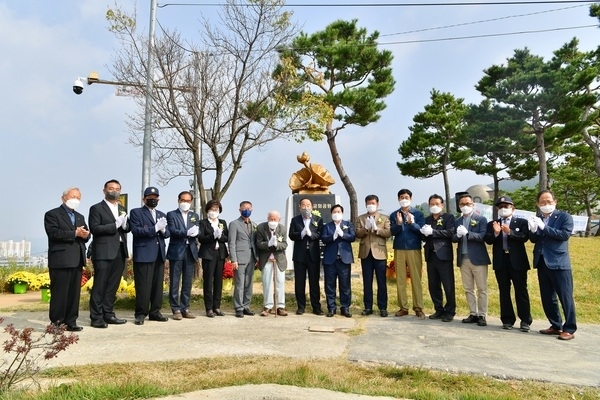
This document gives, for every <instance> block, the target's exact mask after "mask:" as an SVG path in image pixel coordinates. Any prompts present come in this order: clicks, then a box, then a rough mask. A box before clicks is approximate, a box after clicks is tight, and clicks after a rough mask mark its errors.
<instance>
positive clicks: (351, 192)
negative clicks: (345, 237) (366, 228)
mask: <svg viewBox="0 0 600 400" xmlns="http://www.w3.org/2000/svg"><path fill="white" fill-rule="evenodd" d="M325 135H326V136H327V145H328V146H329V151H330V152H331V159H332V160H333V165H334V166H335V169H336V171H337V173H338V175H339V176H340V179H341V180H342V183H343V184H344V188H346V193H348V198H349V199H350V221H352V223H353V224H355V223H356V221H357V219H358V198H357V197H356V190H355V189H354V186H353V185H352V182H351V181H350V178H349V177H348V175H347V174H346V171H345V170H344V166H343V165H342V159H341V157H340V154H339V152H338V149H337V145H336V143H335V135H334V132H332V131H331V130H327V131H326V132H325Z"/></svg>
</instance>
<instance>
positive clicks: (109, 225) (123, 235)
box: [88, 200, 130, 261]
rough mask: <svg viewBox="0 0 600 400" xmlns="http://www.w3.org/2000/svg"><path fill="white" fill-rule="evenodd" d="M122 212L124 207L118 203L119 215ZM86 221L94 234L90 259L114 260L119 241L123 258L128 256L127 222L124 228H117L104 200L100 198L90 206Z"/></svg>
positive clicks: (123, 212) (124, 212)
mask: <svg viewBox="0 0 600 400" xmlns="http://www.w3.org/2000/svg"><path fill="white" fill-rule="evenodd" d="M123 214H126V211H125V207H123V206H122V205H120V204H119V215H123ZM88 221H89V223H90V232H91V233H92V235H94V244H93V246H90V248H91V258H92V260H94V261H95V260H114V259H115V258H117V254H118V252H119V245H120V242H121V241H122V242H123V251H124V252H125V258H127V257H129V253H128V250H127V232H129V230H130V229H129V224H127V225H126V229H123V228H121V227H119V228H117V227H116V225H115V221H116V220H115V216H114V215H113V213H112V211H111V209H110V207H109V206H108V204H106V201H104V200H102V201H101V202H100V203H98V204H94V205H93V206H92V207H90V215H89V218H88Z"/></svg>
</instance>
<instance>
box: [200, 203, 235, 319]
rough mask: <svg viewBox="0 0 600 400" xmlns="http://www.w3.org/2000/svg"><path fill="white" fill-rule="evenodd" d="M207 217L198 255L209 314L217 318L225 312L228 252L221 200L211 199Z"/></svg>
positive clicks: (202, 222)
mask: <svg viewBox="0 0 600 400" xmlns="http://www.w3.org/2000/svg"><path fill="white" fill-rule="evenodd" d="M204 211H206V215H207V218H205V219H203V220H202V221H200V233H199V234H198V241H199V242H200V250H199V255H200V258H202V292H203V295H204V307H205V309H206V316H207V317H209V318H214V317H215V315H217V316H219V317H223V316H225V313H223V311H221V297H222V294H223V266H224V264H225V259H226V258H227V256H228V255H229V253H228V252H227V240H228V238H229V230H228V229H227V222H226V221H225V220H224V219H220V218H219V215H220V214H221V212H223V206H222V205H221V202H220V201H218V200H214V199H213V200H210V201H208V202H207V203H206V206H205V207H204Z"/></svg>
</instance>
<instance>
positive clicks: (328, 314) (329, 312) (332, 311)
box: [326, 310, 336, 318]
mask: <svg viewBox="0 0 600 400" xmlns="http://www.w3.org/2000/svg"><path fill="white" fill-rule="evenodd" d="M335 312H336V310H329V311H327V314H326V316H327V317H329V318H331V317H333V316H334V315H335Z"/></svg>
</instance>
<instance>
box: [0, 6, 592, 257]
mask: <svg viewBox="0 0 600 400" xmlns="http://www.w3.org/2000/svg"><path fill="white" fill-rule="evenodd" d="M218 2H220V0H215V1H207V0H199V1H196V2H195V3H197V4H202V3H204V4H207V3H211V4H214V3H218ZM117 3H118V4H119V5H121V6H122V7H123V9H125V10H133V9H134V8H135V9H136V10H137V16H138V20H137V24H138V29H140V30H141V31H142V32H146V33H147V32H148V24H149V3H150V2H149V1H140V2H138V3H135V2H133V1H130V0H117ZM182 3H183V2H182ZM187 3H192V2H189V1H188V2H187ZM288 3H289V4H303V3H304V4H307V3H309V2H302V1H300V0H295V1H294V2H291V1H290V2H288ZM310 3H312V4H345V6H343V7H323V6H319V7H317V6H310V7H298V6H296V7H294V6H291V7H288V8H286V9H287V10H289V11H293V17H292V18H293V19H294V21H296V22H297V23H298V24H299V25H300V26H301V27H302V30H303V31H305V32H307V33H312V32H316V31H319V30H322V29H324V28H325V27H326V26H327V25H328V24H330V23H331V22H333V21H335V20H337V19H343V20H351V19H357V20H358V26H360V27H364V28H366V29H367V31H368V32H372V31H373V30H378V31H379V32H380V35H381V36H380V46H381V48H382V49H387V50H390V51H392V52H393V55H394V62H393V65H392V68H393V75H394V78H395V80H396V87H395V90H394V92H393V93H392V94H391V95H390V96H388V97H387V98H386V99H385V102H386V104H387V108H386V109H385V110H384V111H383V112H382V113H381V118H380V120H379V121H378V122H377V123H374V124H371V125H369V126H367V127H363V128H361V127H348V128H346V129H345V130H344V131H343V133H342V134H341V135H340V136H339V137H338V141H337V142H338V149H339V152H340V155H341V158H342V162H343V164H344V168H345V169H346V172H347V174H348V176H349V178H350V179H351V180H352V182H353V184H354V187H355V189H356V191H357V193H358V198H359V205H360V213H362V212H365V210H364V209H363V208H364V202H363V199H364V197H365V196H366V195H368V194H377V195H378V196H379V198H380V207H381V208H382V209H383V210H384V212H387V213H389V212H392V211H394V210H395V209H397V208H398V203H397V197H396V194H397V192H398V190H399V189H401V188H408V189H410V190H411V191H412V192H413V202H414V203H419V204H420V203H422V202H426V201H427V198H428V197H429V195H431V194H433V193H439V194H443V193H444V187H443V183H442V179H441V176H437V177H434V178H430V179H414V178H410V177H405V176H402V175H401V174H400V171H399V170H398V168H397V166H396V163H397V162H398V161H401V160H400V156H399V154H398V147H399V146H400V143H401V142H402V141H403V140H405V139H406V138H407V137H408V135H409V127H410V126H411V125H412V118H413V117H414V115H415V114H417V113H418V112H420V111H422V110H423V108H424V107H425V105H427V104H428V103H429V100H430V91H431V90H432V89H433V88H435V89H437V90H440V91H444V92H450V93H452V94H453V95H454V96H456V97H460V98H464V99H465V102H467V103H479V102H480V101H481V99H482V98H481V96H480V95H479V93H478V92H477V91H476V90H475V85H476V83H477V81H478V80H479V79H481V78H482V77H483V71H484V70H485V69H486V68H489V67H490V66H492V65H494V64H502V63H504V62H505V60H506V59H507V58H509V57H510V56H511V55H512V54H513V52H514V50H515V49H521V48H524V47H527V48H529V49H530V50H531V51H532V53H533V54H537V55H540V56H543V57H545V58H550V57H551V56H552V52H553V51H554V50H556V49H558V48H560V47H561V46H562V45H563V44H564V43H566V42H568V41H569V40H571V39H572V38H573V37H577V38H579V40H580V49H582V50H592V49H594V48H596V47H597V46H598V43H599V39H600V31H599V30H598V28H596V27H591V25H595V24H596V22H597V20H595V19H593V18H591V17H589V16H588V10H589V4H584V3H571V4H566V3H561V2H558V1H557V2H546V4H534V5H516V4H510V5H489V4H487V5H470V6H448V5H438V6H411V7H375V6H371V7H358V6H352V5H351V4H357V3H362V4H366V3H368V2H367V1H364V0H362V1H353V0H347V1H335V0H322V1H318V2H317V1H312V2H310ZM373 3H377V4H385V3H387V4H391V3H396V4H402V3H404V4H406V3H407V2H399V1H389V0H379V1H377V2H373ZM411 3H420V4H427V3H438V4H440V3H442V4H443V3H446V2H443V1H435V2H434V1H429V0H427V1H415V2H411ZM447 3H450V2H447ZM479 3H482V2H479ZM158 4H159V8H158V10H157V20H158V22H159V23H160V24H161V25H162V26H163V27H168V28H170V29H172V28H177V29H178V30H179V31H180V32H181V33H182V37H184V38H189V40H190V41H195V42H198V40H197V39H198V35H199V33H198V32H199V24H198V21H199V20H200V18H201V15H206V16H208V17H210V16H211V15H214V13H215V12H216V11H218V7H214V6H209V5H202V6H184V5H181V3H177V4H172V5H167V6H166V7H160V6H161V5H166V4H167V3H166V2H160V1H159V3H158ZM113 5H114V3H113V2H110V3H105V2H101V1H98V0H61V1H60V2H48V1H47V0H28V1H7V0H0V37H2V41H0V54H2V56H1V57H0V82H1V85H0V87H1V88H2V94H3V95H2V96H0V121H2V128H1V131H0V137H1V139H0V140H1V142H0V143H1V144H0V169H1V171H2V172H3V176H4V182H5V191H4V195H3V196H1V197H0V206H1V208H2V209H3V210H5V212H4V215H3V217H2V222H0V241H5V240H15V241H17V240H28V241H31V242H32V244H33V245H32V255H40V254H41V253H43V252H45V250H46V236H45V232H44V227H43V216H44V213H45V212H46V211H48V210H49V209H51V208H54V207H57V206H59V205H60V204H61V200H60V197H61V194H62V191H63V190H64V189H66V188H67V187H71V186H77V187H79V188H80V189H81V192H82V202H81V206H80V208H79V209H78V211H80V212H81V213H82V214H84V216H86V219H87V215H88V211H89V207H90V206H92V205H93V204H95V203H97V202H98V201H100V200H102V198H103V194H102V187H103V185H104V182H106V181H107V180H109V179H118V180H119V181H120V182H121V184H122V191H123V193H128V194H129V204H130V207H135V206H137V205H139V204H140V192H141V190H142V188H141V182H142V168H141V158H142V150H141V148H140V147H133V146H132V145H131V144H129V141H128V136H129V133H128V128H127V126H126V119H127V114H132V113H134V112H135V110H136V109H135V107H136V106H135V104H134V103H135V102H134V101H133V100H132V99H131V98H128V97H122V96H116V95H115V88H113V87H111V86H104V85H96V86H89V87H88V86H86V87H85V88H84V92H83V94H81V95H79V96H77V95H75V94H74V93H73V91H72V86H73V82H74V81H75V79H76V78H78V77H86V76H87V75H88V74H89V73H90V72H91V71H97V72H98V73H99V75H100V78H102V79H107V80H110V79H112V78H113V77H112V76H111V75H110V72H109V66H110V64H111V62H112V56H113V54H114V52H115V49H117V48H118V46H119V45H118V43H117V41H116V39H115V37H114V36H113V35H112V34H111V33H110V32H109V31H108V29H107V25H108V24H107V22H106V20H105V13H106V10H107V7H109V6H113ZM575 27H581V28H578V29H566V28H575ZM562 28H565V29H562ZM535 30H538V31H543V32H538V33H525V32H528V31H535ZM510 33H517V34H510ZM498 34H504V35H501V36H499V35H498ZM461 37H463V38H464V37H471V38H468V39H458V38H461ZM303 151H306V152H308V153H309V154H310V156H311V162H314V163H317V164H321V165H323V166H325V167H326V168H327V169H328V170H329V172H330V173H331V174H332V176H333V177H334V179H335V180H336V184H335V185H333V186H331V188H330V189H331V191H332V192H333V193H335V194H337V195H339V196H340V198H341V204H342V205H344V207H346V208H348V212H349V202H348V197H347V195H346V192H345V189H344V186H343V185H342V183H341V181H340V179H339V176H338V175H337V173H336V171H335V167H334V165H333V163H332V161H331V156H330V154H329V149H328V147H327V145H326V143H325V142H304V143H296V142H293V141H290V142H286V141H276V142H273V143H271V144H269V145H268V146H266V147H265V148H263V149H261V150H254V151H252V152H250V153H248V155H247V158H246V159H245V163H244V166H243V168H242V169H241V170H240V171H239V172H238V175H237V177H236V180H235V182H234V184H233V186H232V188H231V189H230V190H229V191H228V192H227V193H226V195H225V197H224V198H223V199H221V200H222V203H223V214H222V217H223V218H224V219H226V220H227V221H231V220H232V219H235V218H237V217H238V216H239V212H238V205H239V202H240V201H242V200H249V201H251V202H252V203H253V204H254V212H253V216H252V218H253V219H254V220H255V221H257V222H261V221H264V220H266V216H267V213H268V211H269V210H272V209H277V210H280V211H282V212H283V211H284V210H285V204H286V199H287V198H288V197H289V196H290V195H291V190H290V189H289V187H288V181H289V178H290V176H291V174H292V173H293V172H295V171H297V170H298V169H300V168H301V167H302V166H301V165H300V164H299V163H298V162H297V161H296V156H297V155H299V154H301V153H302V152H303ZM272 165H276V166H278V167H277V168H270V167H269V166H272ZM188 179H189V178H188V177H185V178H178V179H175V180H172V181H171V182H170V183H169V184H168V185H167V186H164V187H163V186H161V185H159V184H158V182H157V177H156V174H155V173H153V174H152V177H151V184H153V185H156V186H158V187H159V189H160V193H161V196H160V197H161V202H160V205H159V207H158V208H159V209H160V210H162V211H165V212H166V211H170V210H173V209H175V208H176V207H177V194H178V193H179V192H180V191H182V190H189V189H190V186H189V183H188ZM490 182H491V178H489V177H485V176H477V175H475V174H474V173H470V172H460V171H450V191H451V193H454V192H457V191H463V190H465V189H466V188H468V187H469V186H471V185H474V184H489V183H490ZM11 193H12V194H11ZM520 208H527V207H520ZM531 208H533V205H531Z"/></svg>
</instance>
